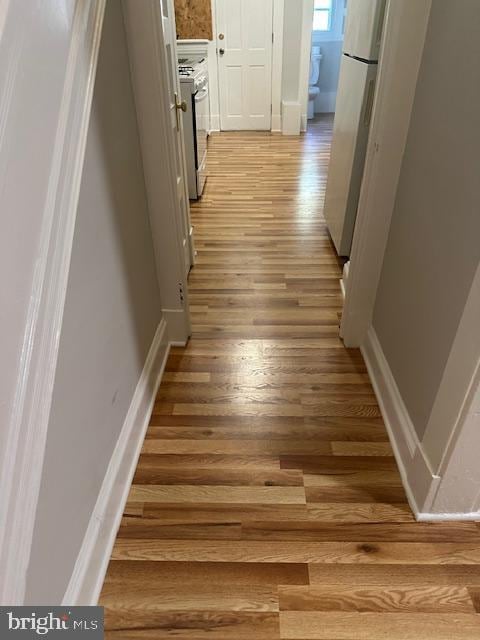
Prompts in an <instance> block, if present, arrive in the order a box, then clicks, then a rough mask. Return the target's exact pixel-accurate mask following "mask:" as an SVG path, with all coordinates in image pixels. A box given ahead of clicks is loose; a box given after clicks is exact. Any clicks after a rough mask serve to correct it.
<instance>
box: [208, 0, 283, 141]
mask: <svg viewBox="0 0 480 640" xmlns="http://www.w3.org/2000/svg"><path fill="white" fill-rule="evenodd" d="M216 16H217V57H218V75H219V77H218V82H219V88H220V128H221V129H222V130H230V131H231V130H243V129H259V130H270V128H271V119H272V33H273V31H272V20H273V0H217V4H216Z"/></svg>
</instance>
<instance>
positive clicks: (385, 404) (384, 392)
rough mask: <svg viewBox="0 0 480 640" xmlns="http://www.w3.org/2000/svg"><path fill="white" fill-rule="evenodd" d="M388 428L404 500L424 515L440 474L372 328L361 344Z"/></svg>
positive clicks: (416, 512) (417, 513)
mask: <svg viewBox="0 0 480 640" xmlns="http://www.w3.org/2000/svg"><path fill="white" fill-rule="evenodd" d="M361 351H362V354H363V357H364V359H365V363H366V365H367V369H368V373H369V375H370V379H371V381H372V385H373V388H374V390H375V395H376V396H377V400H378V404H379V406H380V409H381V412H382V416H383V420H384V422H385V426H386V428H387V431H388V435H389V438H390V442H391V445H392V449H393V453H394V455H395V458H396V461H397V464H398V468H399V471H400V475H401V477H402V482H403V485H404V487H405V492H406V494H407V499H408V502H409V504H410V507H411V508H412V511H413V513H414V515H415V517H416V518H417V519H418V520H420V519H421V518H422V517H424V516H426V513H425V511H426V508H428V507H427V505H428V504H429V503H430V501H431V496H432V495H433V494H434V492H435V490H436V488H437V486H438V483H439V481H440V477H439V476H436V475H434V474H433V473H432V470H431V469H430V468H429V463H428V460H427V458H426V456H425V454H424V452H423V450H422V445H421V443H420V441H419V439H418V437H417V434H416V432H415V429H414V426H413V424H412V421H411V419H410V416H409V414H408V411H407V408H406V406H405V403H404V401H403V398H402V396H401V394H400V391H399V389H398V386H397V384H396V382H395V378H394V377H393V374H392V371H391V369H390V367H389V365H388V362H387V360H386V358H385V355H384V353H383V351H382V347H381V345H380V342H379V341H378V338H377V335H376V333H375V330H374V329H373V327H370V329H369V331H368V334H367V339H366V341H365V343H364V344H363V345H362V347H361Z"/></svg>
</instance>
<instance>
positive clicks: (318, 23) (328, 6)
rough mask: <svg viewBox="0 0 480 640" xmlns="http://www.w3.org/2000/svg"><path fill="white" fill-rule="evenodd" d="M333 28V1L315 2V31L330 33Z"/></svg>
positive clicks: (321, 0) (319, 0)
mask: <svg viewBox="0 0 480 640" xmlns="http://www.w3.org/2000/svg"><path fill="white" fill-rule="evenodd" d="M331 28H332V0H315V5H314V11H313V30H314V31H330V29H331Z"/></svg>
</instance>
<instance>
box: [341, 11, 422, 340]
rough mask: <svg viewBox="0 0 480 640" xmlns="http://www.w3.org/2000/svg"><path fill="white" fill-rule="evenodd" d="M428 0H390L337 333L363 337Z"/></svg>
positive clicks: (372, 300)
mask: <svg viewBox="0 0 480 640" xmlns="http://www.w3.org/2000/svg"><path fill="white" fill-rule="evenodd" d="M431 1H432V0H415V2H395V1H392V0H389V1H388V5H387V11H386V20H385V27H384V36H383V41H382V47H381V52H380V64H379V73H378V84H377V92H376V96H375V104H374V109H373V117H372V126H371V131H370V138H369V144H368V149H367V157H366V163H365V171H364V176H363V183H362V189H361V192H360V201H359V206H358V213H357V220H356V224H355V233H354V236H353V244H352V252H351V255H350V259H351V263H352V264H351V273H350V277H349V279H348V286H347V290H346V299H345V306H344V310H343V314H342V324H341V335H342V337H343V339H344V341H345V344H346V345H347V346H348V347H358V346H360V345H361V344H362V342H363V341H364V340H365V337H366V334H367V331H368V328H369V326H370V325H371V323H372V316H373V307H374V304H375V297H376V292H377V287H378V282H379V279H380V273H381V269H382V264H383V256H384V253H385V247H386V244H387V239H388V232H389V229H390V221H391V217H392V213H393V208H394V205H395V197H396V191H397V185H398V180H399V177H400V170H401V165H402V159H403V154H404V150H405V145H406V141H407V134H408V129H409V126H410V116H411V112H412V107H413V100H414V96H415V90H416V86H417V77H418V72H419V69H420V62H421V59H422V54H423V47H424V44H425V37H426V31H427V25H428V19H429V15H430V6H431Z"/></svg>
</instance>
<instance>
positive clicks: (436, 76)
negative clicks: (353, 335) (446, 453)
mask: <svg viewBox="0 0 480 640" xmlns="http://www.w3.org/2000/svg"><path fill="white" fill-rule="evenodd" d="M479 33H480V3H479V2H478V0H462V1H461V2H456V3H455V4H454V7H453V8H452V3H451V1H450V0H434V1H433V4H432V12H431V16H430V22H429V28H428V33H427V39H426V45H425V50H424V55H423V59H422V65H421V69H420V74H419V80H418V85H417V91H416V96H415V102H414V107H413V113H412V120H411V125H410V131H409V136H408V141H407V147H406V152H405V157H404V160H403V165H402V171H401V177H400V182H399V187H398V192H397V198H396V206H395V210H394V214H393V218H392V224H391V228H390V235H389V239H388V244H387V248H386V253H385V259H384V264H383V269H382V275H381V280H380V284H379V289H378V293H377V299H376V304H375V311H374V319H373V325H374V328H375V331H376V333H377V336H378V338H379V340H380V343H381V346H382V348H383V351H384V353H385V356H386V358H387V360H388V363H389V365H390V368H391V370H392V372H393V375H394V377H395V380H396V382H397V384H398V387H399V389H400V392H401V394H402V397H403V399H404V401H405V403H406V406H407V408H408V411H409V413H410V417H411V419H412V421H413V424H414V426H415V429H416V431H417V434H418V436H419V438H420V439H421V438H422V437H423V434H424V432H425V428H426V425H427V421H428V418H429V416H430V412H431V409H432V405H433V402H434V400H435V396H436V393H437V390H438V387H439V384H440V380H441V378H442V374H443V371H444V369H445V365H446V361H447V358H448V356H449V352H450V349H451V346H452V343H453V339H454V337H455V333H456V329H457V327H458V324H459V321H460V318H461V315H462V312H463V309H464V306H465V302H466V298H467V295H468V293H469V290H470V287H471V284H472V280H473V277H474V274H475V271H476V268H477V265H478V264H479V260H480V160H479V156H480V126H479V122H478V119H479V114H480V74H479V70H478V61H479V60H480V38H479V35H478V34H479Z"/></svg>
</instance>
